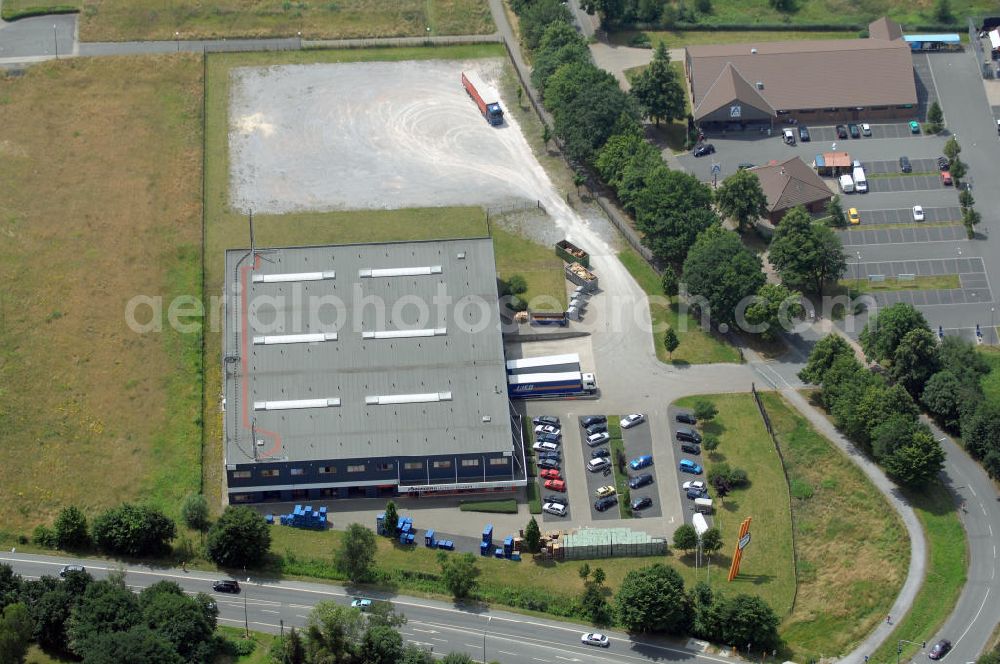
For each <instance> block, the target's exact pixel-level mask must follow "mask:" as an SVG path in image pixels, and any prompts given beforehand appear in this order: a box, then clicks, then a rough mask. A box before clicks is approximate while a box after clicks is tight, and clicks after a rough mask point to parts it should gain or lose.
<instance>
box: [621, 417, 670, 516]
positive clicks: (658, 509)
mask: <svg viewBox="0 0 1000 664" xmlns="http://www.w3.org/2000/svg"><path fill="white" fill-rule="evenodd" d="M622 442H624V443H625V458H626V459H627V460H628V461H631V460H632V459H635V458H636V457H640V456H645V455H650V456H654V454H653V430H652V424H651V423H650V421H649V417H648V416H647V418H646V421H645V422H643V423H642V424H640V425H638V426H634V427H632V428H631V429H625V430H623V431H622ZM656 461H657V459H655V456H654V459H653V465H651V466H646V467H645V468H643V469H641V470H631V469H629V470H628V471H627V472H628V474H629V476H630V477H631V476H634V475H642V474H644V473H649V474H650V475H652V476H653V483H652V484H647V485H646V486H644V487H642V488H640V489H635V490H630V491H629V494H630V496H631V498H632V500H635V499H636V498H639V497H640V496H649V497H650V498H652V499H653V504H652V505H650V506H649V507H647V508H646V509H644V510H640V511H638V512H633V517H634V518H639V519H650V518H658V517H661V516H663V508H662V506H661V504H660V497H659V496H658V495H657V486H658V484H659V483H658V482H657V481H656V480H657V479H658V476H659V474H660V473H658V472H657V469H656V465H657V464H656Z"/></svg>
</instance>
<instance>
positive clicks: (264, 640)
mask: <svg viewBox="0 0 1000 664" xmlns="http://www.w3.org/2000/svg"><path fill="white" fill-rule="evenodd" d="M215 632H216V634H218V635H219V636H221V637H224V638H226V639H229V640H231V641H243V640H244V636H245V635H246V632H245V631H244V630H243V629H242V628H240V627H227V626H225V625H220V626H219V627H218V628H216V630H215ZM275 638H277V635H275V634H265V633H264V632H250V640H251V641H253V642H254V644H255V645H254V649H253V652H252V653H250V654H249V655H243V656H242V657H234V656H232V655H219V656H218V657H216V658H215V661H214V663H213V664H231V663H232V664H237V663H238V664H271V662H272V661H273V660H272V659H271V657H270V654H269V653H268V651H269V650H270V649H271V644H272V643H273V642H274V640H275Z"/></svg>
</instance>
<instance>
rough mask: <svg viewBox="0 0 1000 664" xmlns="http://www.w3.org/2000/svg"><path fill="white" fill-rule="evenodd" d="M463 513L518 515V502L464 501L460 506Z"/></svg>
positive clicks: (511, 500)
mask: <svg viewBox="0 0 1000 664" xmlns="http://www.w3.org/2000/svg"><path fill="white" fill-rule="evenodd" d="M459 509H460V510H461V511H463V512H491V513H493V514H517V501H516V500H514V499H513V498H510V499H509V500H463V501H462V502H461V503H460V504H459Z"/></svg>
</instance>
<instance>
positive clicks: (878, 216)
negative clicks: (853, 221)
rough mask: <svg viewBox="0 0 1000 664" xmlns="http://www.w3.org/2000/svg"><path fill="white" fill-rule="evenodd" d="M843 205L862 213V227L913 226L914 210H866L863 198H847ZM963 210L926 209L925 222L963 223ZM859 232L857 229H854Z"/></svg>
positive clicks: (952, 208)
mask: <svg viewBox="0 0 1000 664" xmlns="http://www.w3.org/2000/svg"><path fill="white" fill-rule="evenodd" d="M840 202H841V205H843V206H844V207H847V208H851V207H856V208H858V209H860V210H861V211H862V215H861V225H862V226H881V225H883V224H913V223H920V222H914V220H913V208H891V209H887V210H866V209H865V208H864V204H865V202H866V199H865V197H863V196H858V197H854V196H845V197H843V198H841V199H840ZM961 220H962V210H961V208H959V207H958V206H957V205H956V206H954V207H924V222H925V223H928V222H936V221H956V222H958V221H961ZM854 230H857V229H854Z"/></svg>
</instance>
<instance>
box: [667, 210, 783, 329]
mask: <svg viewBox="0 0 1000 664" xmlns="http://www.w3.org/2000/svg"><path fill="white" fill-rule="evenodd" d="M684 278H685V279H686V281H687V285H688V289H689V291H690V293H691V295H692V296H694V297H695V298H697V297H701V298H704V301H705V302H707V305H708V307H709V311H708V313H709V315H710V317H711V319H712V320H713V321H714V322H715V323H716V324H722V323H725V324H726V325H727V326H732V325H733V324H734V323H735V322H736V313H735V310H736V305H737V304H739V302H740V300H742V299H743V298H746V297H749V296H751V295H753V294H754V293H756V292H757V291H758V290H759V289H760V287H761V286H763V285H764V283H765V282H766V281H767V279H766V277H765V276H764V272H763V270H762V266H761V262H760V259H759V258H758V257H757V256H755V255H754V254H753V253H751V252H750V250H749V249H747V248H746V247H744V246H743V243H742V242H741V241H740V238H739V236H737V235H736V234H735V233H733V232H730V231H727V230H725V229H723V228H722V227H720V226H713V227H711V228H709V229H707V230H705V231H703V232H702V233H701V234H700V235H699V236H698V239H697V241H696V242H695V243H694V246H692V247H691V250H690V251H689V252H688V256H687V259H686V260H685V261H684ZM695 306H697V307H698V308H699V309H700V308H702V307H703V306H704V305H703V304H698V302H697V301H696V302H695Z"/></svg>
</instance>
